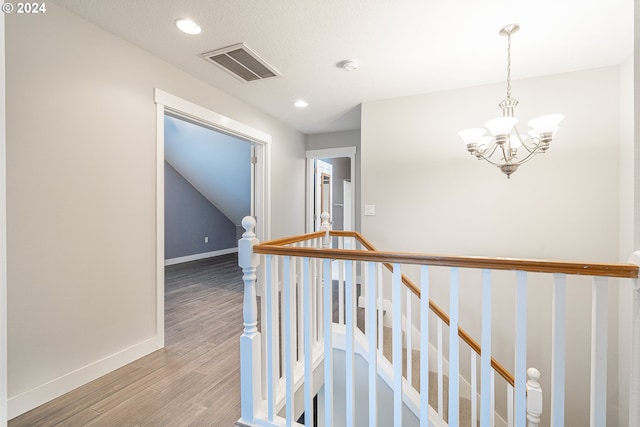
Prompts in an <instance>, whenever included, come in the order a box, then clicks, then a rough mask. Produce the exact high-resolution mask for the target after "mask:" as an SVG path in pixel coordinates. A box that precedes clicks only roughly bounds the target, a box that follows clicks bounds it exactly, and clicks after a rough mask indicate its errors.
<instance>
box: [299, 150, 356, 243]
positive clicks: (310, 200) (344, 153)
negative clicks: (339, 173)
mask: <svg viewBox="0 0 640 427" xmlns="http://www.w3.org/2000/svg"><path fill="white" fill-rule="evenodd" d="M337 157H348V158H349V161H350V167H351V184H352V186H353V187H352V188H357V186H356V147H355V146H353V147H339V148H323V149H319V150H307V154H306V159H307V191H306V200H307V209H306V220H305V227H306V232H307V233H310V232H312V231H313V222H314V218H313V205H314V203H315V197H314V177H315V174H314V170H313V168H314V161H315V159H332V158H337ZM351 203H352V205H351V206H353V207H354V208H355V206H356V192H355V191H352V192H351ZM351 225H352V227H353V228H355V226H356V209H352V210H351Z"/></svg>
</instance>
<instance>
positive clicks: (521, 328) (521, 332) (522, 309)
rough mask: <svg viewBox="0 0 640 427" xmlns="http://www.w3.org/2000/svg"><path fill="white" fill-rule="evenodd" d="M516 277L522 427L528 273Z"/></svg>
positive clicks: (520, 422)
mask: <svg viewBox="0 0 640 427" xmlns="http://www.w3.org/2000/svg"><path fill="white" fill-rule="evenodd" d="M516 277H517V280H516V282H517V283H516V349H515V353H516V355H515V375H514V377H515V387H514V388H515V391H516V395H515V422H516V426H518V427H521V426H524V425H525V424H526V419H527V410H526V408H527V390H526V387H527V378H526V376H527V368H526V366H527V273H526V272H524V271H518V272H517V273H516Z"/></svg>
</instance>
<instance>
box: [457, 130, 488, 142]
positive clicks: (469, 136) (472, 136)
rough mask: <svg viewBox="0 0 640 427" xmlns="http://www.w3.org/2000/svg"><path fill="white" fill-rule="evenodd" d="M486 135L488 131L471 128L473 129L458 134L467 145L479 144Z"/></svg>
mask: <svg viewBox="0 0 640 427" xmlns="http://www.w3.org/2000/svg"><path fill="white" fill-rule="evenodd" d="M485 133H487V130H486V129H483V128H471V129H464V130H461V131H460V132H458V135H459V136H460V138H461V139H462V141H463V142H464V143H465V144H467V145H469V144H477V143H478V142H479V141H480V139H481V138H482V137H483V136H484V134H485Z"/></svg>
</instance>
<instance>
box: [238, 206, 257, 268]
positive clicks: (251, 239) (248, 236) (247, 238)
mask: <svg viewBox="0 0 640 427" xmlns="http://www.w3.org/2000/svg"><path fill="white" fill-rule="evenodd" d="M242 227H243V228H244V229H245V232H244V233H243V234H242V239H240V241H238V265H239V266H240V267H242V268H250V267H257V266H258V264H259V262H258V261H259V260H258V257H257V255H255V254H254V253H253V246H254V245H257V244H258V243H259V242H258V239H257V238H256V233H255V232H254V230H255V228H256V219H255V218H254V217H252V216H245V217H244V218H242Z"/></svg>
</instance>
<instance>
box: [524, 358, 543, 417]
mask: <svg viewBox="0 0 640 427" xmlns="http://www.w3.org/2000/svg"><path fill="white" fill-rule="evenodd" d="M527 377H529V379H528V380H527V427H538V426H539V425H540V416H541V415H542V387H541V386H540V383H539V382H538V380H539V379H540V371H538V370H537V369H536V368H529V369H527Z"/></svg>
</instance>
